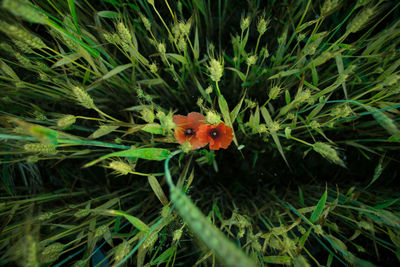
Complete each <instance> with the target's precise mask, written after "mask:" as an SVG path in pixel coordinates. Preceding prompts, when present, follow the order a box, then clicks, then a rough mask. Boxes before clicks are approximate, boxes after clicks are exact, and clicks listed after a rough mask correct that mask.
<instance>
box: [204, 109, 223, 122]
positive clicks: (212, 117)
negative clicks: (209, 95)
mask: <svg viewBox="0 0 400 267" xmlns="http://www.w3.org/2000/svg"><path fill="white" fill-rule="evenodd" d="M206 121H207V122H208V123H210V124H219V123H220V122H221V116H219V115H218V114H217V113H216V112H215V111H212V110H210V111H208V112H207V114H206Z"/></svg>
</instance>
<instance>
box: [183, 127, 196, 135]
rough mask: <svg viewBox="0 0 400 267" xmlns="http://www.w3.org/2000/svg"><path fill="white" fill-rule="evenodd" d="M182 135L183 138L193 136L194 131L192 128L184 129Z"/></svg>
mask: <svg viewBox="0 0 400 267" xmlns="http://www.w3.org/2000/svg"><path fill="white" fill-rule="evenodd" d="M184 134H185V137H188V136H193V135H194V130H193V129H192V128H186V129H185V132H184Z"/></svg>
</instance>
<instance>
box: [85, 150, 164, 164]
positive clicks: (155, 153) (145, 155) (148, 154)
mask: <svg viewBox="0 0 400 267" xmlns="http://www.w3.org/2000/svg"><path fill="white" fill-rule="evenodd" d="M168 154H169V150H167V149H163V148H131V149H128V150H123V151H118V152H113V153H110V154H107V155H104V156H102V157H100V158H98V159H96V160H93V161H91V162H89V163H87V164H85V165H84V166H83V168H87V167H90V166H93V165H94V164H96V163H97V162H100V161H102V160H105V159H107V158H110V157H128V158H131V157H132V158H140V159H147V160H158V161H160V160H165V159H166V158H167V157H168Z"/></svg>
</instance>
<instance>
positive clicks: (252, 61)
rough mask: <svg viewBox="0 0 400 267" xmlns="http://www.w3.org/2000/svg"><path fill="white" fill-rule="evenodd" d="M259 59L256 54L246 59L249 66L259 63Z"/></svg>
mask: <svg viewBox="0 0 400 267" xmlns="http://www.w3.org/2000/svg"><path fill="white" fill-rule="evenodd" d="M257 59H258V58H257V56H256V55H251V56H249V57H248V58H247V59H246V63H247V65H248V66H252V65H254V64H256V63H257Z"/></svg>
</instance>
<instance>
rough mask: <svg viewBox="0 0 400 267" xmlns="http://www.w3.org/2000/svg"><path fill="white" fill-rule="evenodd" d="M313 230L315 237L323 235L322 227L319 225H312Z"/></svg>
mask: <svg viewBox="0 0 400 267" xmlns="http://www.w3.org/2000/svg"><path fill="white" fill-rule="evenodd" d="M313 230H314V233H316V234H317V235H322V234H324V231H323V230H322V226H321V225H320V224H317V225H314V227H313Z"/></svg>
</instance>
